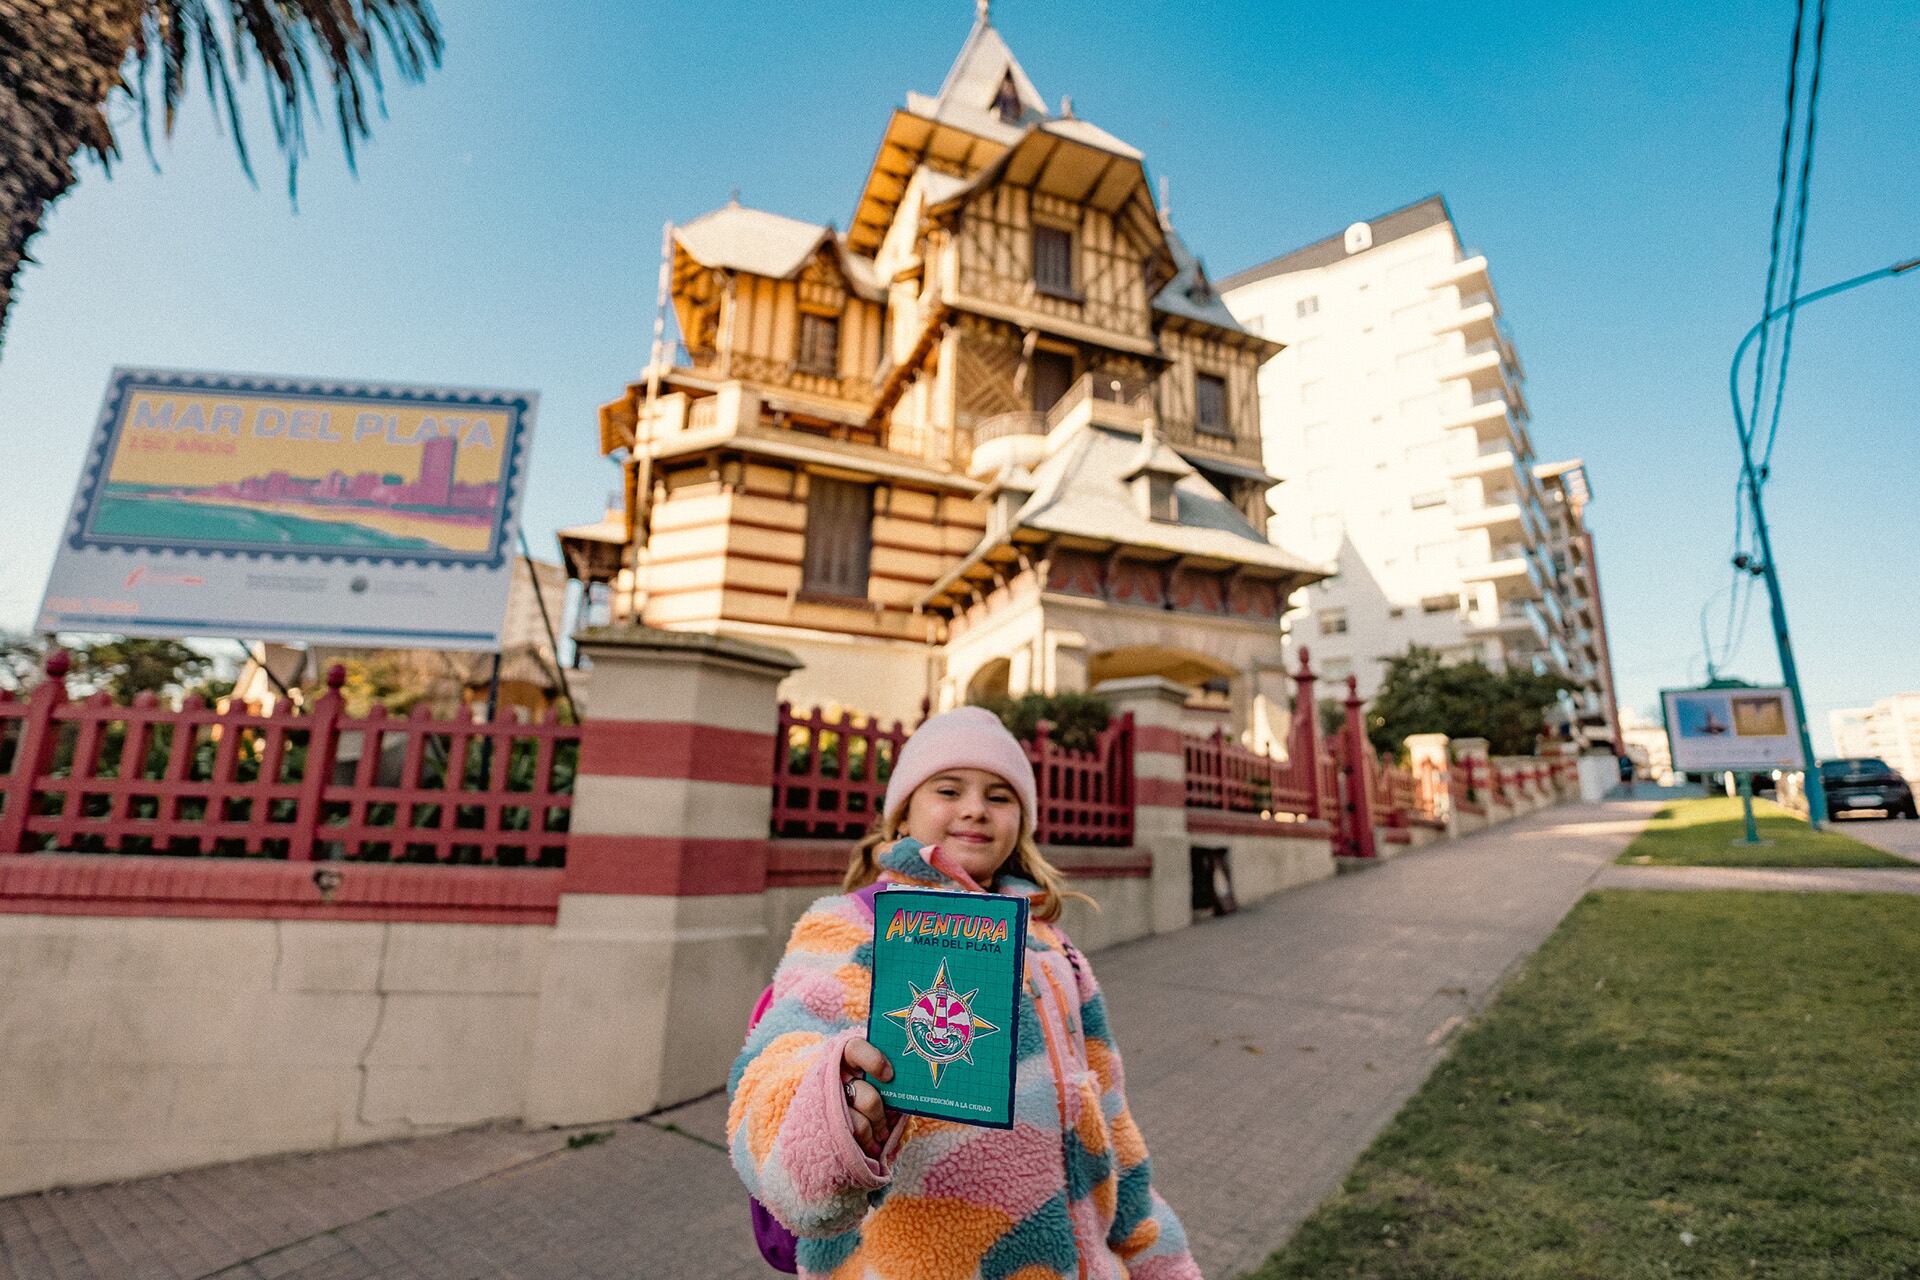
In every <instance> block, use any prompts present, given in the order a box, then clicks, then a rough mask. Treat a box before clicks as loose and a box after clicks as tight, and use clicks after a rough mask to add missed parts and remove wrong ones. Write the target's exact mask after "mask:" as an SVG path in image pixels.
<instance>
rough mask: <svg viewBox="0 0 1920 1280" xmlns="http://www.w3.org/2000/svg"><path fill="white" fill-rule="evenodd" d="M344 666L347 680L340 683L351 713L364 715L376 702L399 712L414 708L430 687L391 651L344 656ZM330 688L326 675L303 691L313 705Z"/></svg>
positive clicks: (348, 711) (341, 696) (343, 696)
mask: <svg viewBox="0 0 1920 1280" xmlns="http://www.w3.org/2000/svg"><path fill="white" fill-rule="evenodd" d="M339 665H340V668H341V670H343V671H344V672H345V673H346V677H347V678H346V682H345V683H344V684H342V685H341V686H340V700H341V702H342V703H343V704H344V706H345V709H346V713H347V714H348V715H350V716H364V715H366V714H367V713H368V712H369V711H371V710H372V709H373V708H374V707H376V706H381V707H385V708H386V709H387V710H388V711H390V712H393V713H395V714H396V715H404V714H405V713H406V712H408V711H411V710H412V709H413V707H414V704H415V703H417V702H420V701H421V700H422V699H424V698H425V697H426V693H427V691H426V689H425V687H424V686H423V685H422V684H421V682H420V681H419V680H418V679H416V678H415V677H416V674H417V673H415V672H414V671H411V670H409V668H408V665H407V664H406V663H405V662H403V661H401V660H398V659H396V658H395V657H393V656H392V655H388V654H378V653H376V654H370V655H368V656H367V657H364V658H343V659H341V660H340V664H339ZM326 691H327V684H326V677H325V676H324V675H322V676H321V678H320V679H318V680H316V681H314V682H312V683H311V684H308V685H305V686H303V688H302V690H301V695H302V699H303V701H304V702H305V703H306V705H308V706H312V705H313V704H314V703H315V702H316V701H318V700H319V699H320V697H321V695H323V694H324V693H326Z"/></svg>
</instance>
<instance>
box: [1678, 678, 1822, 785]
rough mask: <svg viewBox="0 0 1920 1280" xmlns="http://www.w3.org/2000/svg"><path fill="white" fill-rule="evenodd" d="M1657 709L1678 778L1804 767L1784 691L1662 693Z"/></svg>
mask: <svg viewBox="0 0 1920 1280" xmlns="http://www.w3.org/2000/svg"><path fill="white" fill-rule="evenodd" d="M1660 703H1661V708H1662V710H1664V711H1665V713H1666V720H1667V742H1668V744H1669V746H1670V747H1671V748H1672V751H1673V767H1674V768H1675V769H1677V770H1679V771H1681V772H1682V773H1715V772H1719V771H1721V770H1728V769H1730V770H1733V771H1734V772H1736V773H1771V772H1772V771H1773V770H1775V769H1804V768H1806V767H1807V762H1806V758H1805V757H1804V756H1803V755H1802V754H1801V752H1800V723H1799V721H1798V720H1797V719H1795V718H1794V714H1793V697H1792V695H1791V694H1790V693H1788V691H1787V690H1786V689H1785V688H1754V687H1739V686H1736V687H1732V688H1724V689H1668V690H1666V691H1664V692H1663V693H1661V695H1660Z"/></svg>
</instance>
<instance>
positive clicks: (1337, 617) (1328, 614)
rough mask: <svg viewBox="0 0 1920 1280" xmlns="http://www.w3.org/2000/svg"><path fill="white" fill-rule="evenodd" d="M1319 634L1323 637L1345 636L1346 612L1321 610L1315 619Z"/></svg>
mask: <svg viewBox="0 0 1920 1280" xmlns="http://www.w3.org/2000/svg"><path fill="white" fill-rule="evenodd" d="M1317 621H1318V623H1319V630H1320V634H1321V635H1323V636H1343V635H1346V634H1347V611H1346V610H1345V609H1321V610H1320V611H1319V616H1318V619H1317Z"/></svg>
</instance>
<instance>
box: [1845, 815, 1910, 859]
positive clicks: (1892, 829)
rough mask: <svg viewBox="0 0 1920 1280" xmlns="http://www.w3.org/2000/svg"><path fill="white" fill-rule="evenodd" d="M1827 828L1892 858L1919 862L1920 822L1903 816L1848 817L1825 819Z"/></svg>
mask: <svg viewBox="0 0 1920 1280" xmlns="http://www.w3.org/2000/svg"><path fill="white" fill-rule="evenodd" d="M1827 830H1829V831H1834V832H1838V833H1839V834H1841V835H1843V836H1852V837H1853V838H1854V839H1855V840H1859V841H1861V842H1862V843H1864V844H1870V845H1872V846H1873V847H1874V848H1876V849H1885V850H1886V851H1887V852H1888V853H1890V854H1892V855H1893V856H1894V857H1896V858H1905V859H1906V860H1907V861H1908V862H1920V822H1913V821H1909V820H1908V819H1905V818H1877V819H1876V818H1866V819H1862V818H1848V819H1847V820H1845V821H1844V822H1829V823H1828V824H1827Z"/></svg>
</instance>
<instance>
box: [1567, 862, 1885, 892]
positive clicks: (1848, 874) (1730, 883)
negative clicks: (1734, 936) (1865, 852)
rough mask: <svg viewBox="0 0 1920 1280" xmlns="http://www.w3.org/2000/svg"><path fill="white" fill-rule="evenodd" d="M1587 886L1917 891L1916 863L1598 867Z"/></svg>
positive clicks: (1806, 890)
mask: <svg viewBox="0 0 1920 1280" xmlns="http://www.w3.org/2000/svg"><path fill="white" fill-rule="evenodd" d="M1593 887H1594V888H1596V889H1765V890H1777V891H1780V892H1784V893H1807V892H1824V893H1920V867H1914V868H1911V869H1908V868H1905V867H1636V866H1623V867H1603V868H1601V871H1600V874H1599V875H1597V876H1595V877H1594V878H1593Z"/></svg>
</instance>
